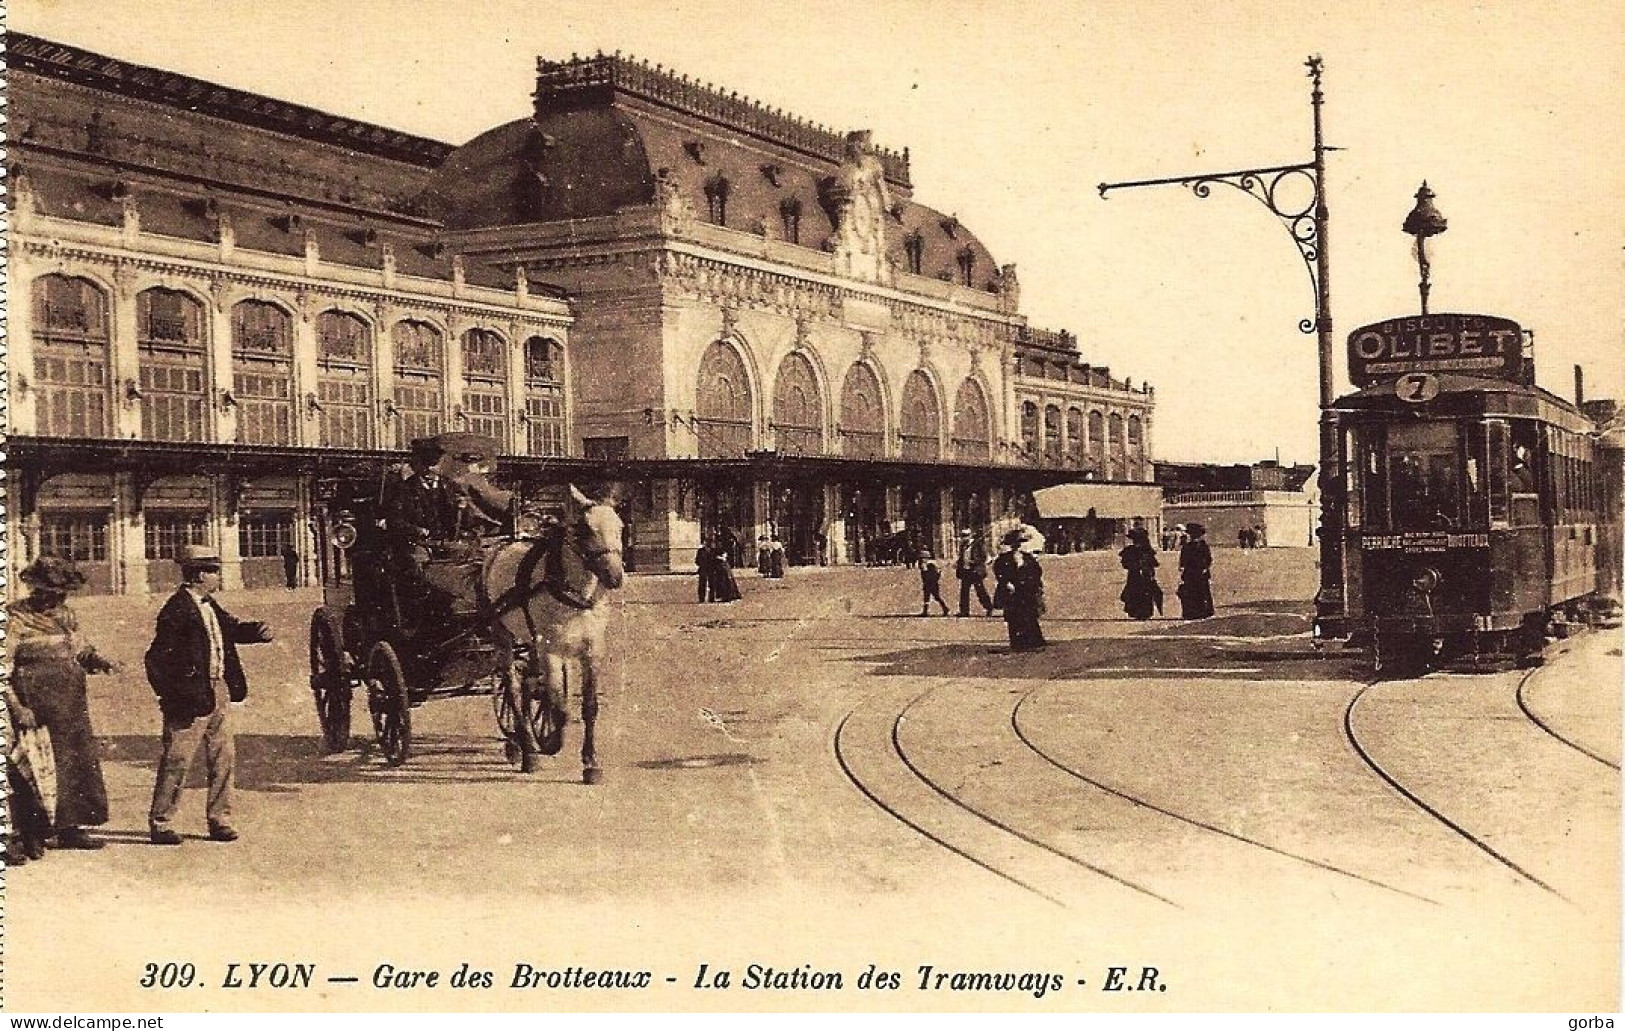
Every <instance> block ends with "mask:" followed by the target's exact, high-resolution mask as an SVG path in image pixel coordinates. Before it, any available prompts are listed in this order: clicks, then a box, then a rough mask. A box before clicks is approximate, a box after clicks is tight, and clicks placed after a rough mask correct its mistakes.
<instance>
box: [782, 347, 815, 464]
mask: <svg viewBox="0 0 1625 1031" xmlns="http://www.w3.org/2000/svg"><path fill="white" fill-rule="evenodd" d="M773 439H774V446H776V447H777V448H778V449H779V450H780V451H783V452H787V453H789V454H800V455H817V454H822V453H823V451H824V402H823V398H822V397H821V396H820V394H819V392H818V377H817V376H815V375H814V374H813V367H812V362H810V361H808V360H807V356H806V355H804V354H787V355H785V356H784V361H782V362H780V363H779V375H778V379H777V380H776V381H775V382H774V385H773Z"/></svg>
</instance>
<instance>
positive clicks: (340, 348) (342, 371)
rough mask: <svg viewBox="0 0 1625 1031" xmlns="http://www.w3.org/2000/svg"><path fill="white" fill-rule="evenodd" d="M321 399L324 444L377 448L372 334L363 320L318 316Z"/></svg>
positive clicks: (332, 314) (331, 314) (337, 315)
mask: <svg viewBox="0 0 1625 1031" xmlns="http://www.w3.org/2000/svg"><path fill="white" fill-rule="evenodd" d="M316 396H317V398H318V399H319V400H320V401H321V405H322V443H323V444H324V445H325V446H327V447H349V448H370V447H372V421H373V411H372V330H371V329H369V328H368V326H367V324H366V323H365V322H363V321H362V320H361V319H360V318H359V317H358V316H355V315H351V314H350V313H349V312H343V311H324V312H322V313H321V314H320V315H318V316H316Z"/></svg>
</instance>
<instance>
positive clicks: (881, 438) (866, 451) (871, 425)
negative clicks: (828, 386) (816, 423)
mask: <svg viewBox="0 0 1625 1031" xmlns="http://www.w3.org/2000/svg"><path fill="white" fill-rule="evenodd" d="M841 452H842V453H843V454H845V455H847V456H848V457H850V458H884V457H885V456H886V404H885V401H883V400H882V398H881V393H880V380H879V378H878V377H876V376H875V372H874V370H873V369H871V368H870V367H869V366H867V365H865V364H864V363H863V362H857V363H855V364H854V365H853V366H852V368H850V369H848V370H847V373H846V381H845V382H844V383H842V384H841Z"/></svg>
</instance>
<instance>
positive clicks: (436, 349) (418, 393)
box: [390, 319, 446, 447]
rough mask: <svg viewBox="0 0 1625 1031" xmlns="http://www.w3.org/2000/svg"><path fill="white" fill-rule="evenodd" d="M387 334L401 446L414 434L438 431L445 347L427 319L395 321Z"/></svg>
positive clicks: (422, 434) (441, 403) (442, 391)
mask: <svg viewBox="0 0 1625 1031" xmlns="http://www.w3.org/2000/svg"><path fill="white" fill-rule="evenodd" d="M390 336H391V338H392V339H393V340H394V343H395V411H396V412H397V414H398V415H399V416H400V430H399V433H400V436H399V437H398V439H397V443H398V444H399V445H400V446H402V447H404V446H406V445H407V444H409V443H411V442H412V441H413V440H416V439H417V438H418V437H433V436H435V435H437V434H439V433H440V430H441V413H443V412H444V411H445V393H444V391H445V368H446V356H445V348H444V345H443V344H442V342H441V339H440V331H439V330H438V329H435V328H434V327H433V326H431V325H429V324H428V323H427V322H415V321H412V320H410V319H408V320H406V321H403V322H397V323H395V328H394V329H393V330H391V332H390Z"/></svg>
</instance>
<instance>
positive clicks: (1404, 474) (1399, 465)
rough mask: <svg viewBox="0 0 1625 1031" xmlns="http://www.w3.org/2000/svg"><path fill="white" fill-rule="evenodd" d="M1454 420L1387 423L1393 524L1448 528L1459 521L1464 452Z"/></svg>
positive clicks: (1395, 525) (1398, 528)
mask: <svg viewBox="0 0 1625 1031" xmlns="http://www.w3.org/2000/svg"><path fill="white" fill-rule="evenodd" d="M1457 448H1458V439H1457V433H1456V426H1455V424H1454V423H1448V422H1419V423H1411V424H1409V425H1399V426H1392V427H1389V430H1388V475H1389V480H1390V484H1389V487H1390V496H1391V498H1392V509H1393V528H1394V529H1397V530H1409V529H1415V530H1448V529H1453V528H1456V527H1458V526H1459V525H1460V522H1461V474H1460V471H1459V469H1460V462H1461V457H1460V454H1459V452H1458V450H1457Z"/></svg>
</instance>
